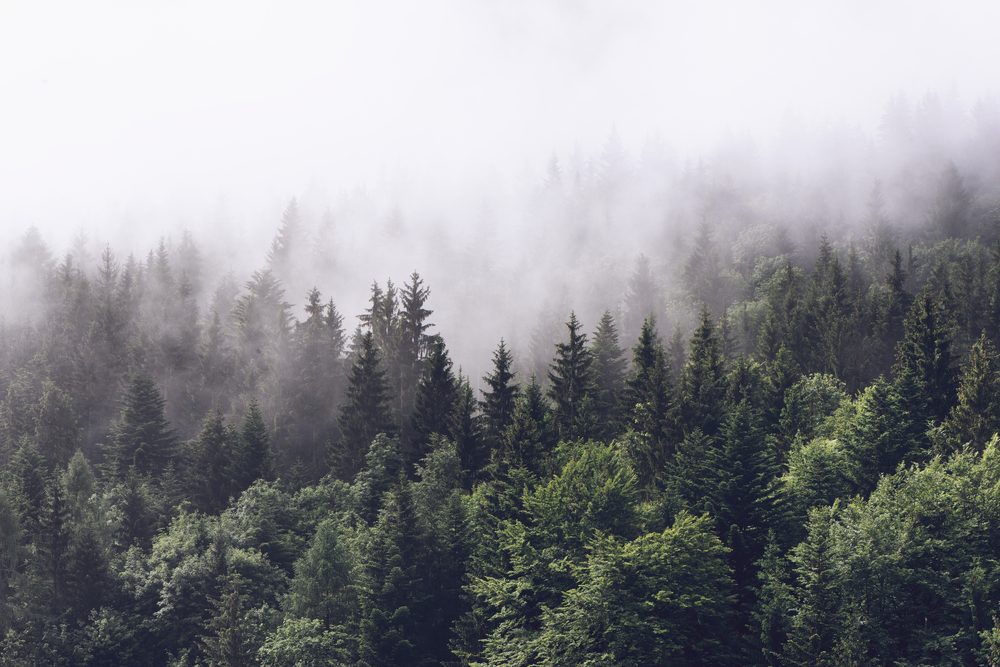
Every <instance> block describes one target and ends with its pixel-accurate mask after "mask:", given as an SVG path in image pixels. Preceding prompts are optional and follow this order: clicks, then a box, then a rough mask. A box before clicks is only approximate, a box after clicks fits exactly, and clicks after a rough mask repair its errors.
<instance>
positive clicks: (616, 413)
mask: <svg viewBox="0 0 1000 667" xmlns="http://www.w3.org/2000/svg"><path fill="white" fill-rule="evenodd" d="M590 354H591V357H592V358H593V360H594V361H593V376H594V390H593V400H594V413H595V417H596V419H597V424H598V427H597V432H596V433H595V435H596V436H597V437H599V438H601V439H604V440H608V439H611V438H613V437H614V436H615V435H617V434H618V433H619V432H620V431H621V428H622V413H623V407H624V406H623V399H624V394H625V369H626V366H627V362H626V360H625V352H624V350H622V348H621V346H620V345H619V343H618V328H617V327H616V326H615V320H614V318H613V317H612V316H611V312H610V311H607V310H606V311H604V315H602V316H601V320H600V322H599V323H598V325H597V330H596V331H594V338H593V340H592V341H591V343H590Z"/></svg>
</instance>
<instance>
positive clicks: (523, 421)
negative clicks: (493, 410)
mask: <svg viewBox="0 0 1000 667" xmlns="http://www.w3.org/2000/svg"><path fill="white" fill-rule="evenodd" d="M553 422H554V420H553V418H552V415H551V412H550V409H549V405H548V402H547V401H546V400H545V395H544V394H543V393H542V388H541V386H540V385H539V384H538V381H537V380H536V379H535V377H534V376H532V377H531V382H529V383H528V386H527V388H525V390H524V393H523V394H522V395H521V396H519V397H518V399H517V401H516V402H515V406H514V415H513V417H512V419H511V423H510V426H508V427H507V432H506V433H505V434H504V437H503V439H502V443H501V447H500V449H498V450H496V451H494V453H493V455H494V458H495V460H496V462H497V463H498V464H500V465H501V466H502V467H507V466H515V467H524V468H527V469H528V470H531V471H533V472H535V473H540V472H541V471H542V470H544V469H545V467H546V465H547V464H548V457H549V455H550V454H551V452H552V449H553V448H554V447H555V444H556V441H557V440H558V434H557V432H556V429H555V424H554V423H553Z"/></svg>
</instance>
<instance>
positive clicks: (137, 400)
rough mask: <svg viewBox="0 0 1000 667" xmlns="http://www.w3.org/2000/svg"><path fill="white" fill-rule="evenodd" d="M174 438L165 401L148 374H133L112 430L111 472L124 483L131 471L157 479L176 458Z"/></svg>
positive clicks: (108, 463) (108, 453)
mask: <svg viewBox="0 0 1000 667" xmlns="http://www.w3.org/2000/svg"><path fill="white" fill-rule="evenodd" d="M174 449H175V445H174V434H173V432H172V431H171V429H170V426H169V425H168V424H167V418H166V416H165V415H164V400H163V395H162V394H161V393H160V390H159V388H158V387H157V386H156V383H155V382H154V381H153V378H152V377H150V376H149V374H148V373H145V372H142V371H140V372H138V373H135V374H133V376H132V378H131V379H130V380H129V383H128V386H127V388H126V389H125V395H124V397H123V398H122V409H121V415H120V417H119V418H118V420H117V421H116V422H115V423H114V425H112V427H111V442H110V443H109V444H108V447H107V449H106V451H105V466H106V468H107V470H108V472H109V473H110V474H111V475H112V476H113V477H116V478H119V479H121V478H122V477H124V475H125V474H126V473H127V472H128V471H129V470H130V469H132V468H135V470H136V471H137V472H139V473H141V474H146V475H158V474H159V473H160V472H162V471H163V469H164V467H166V464H167V463H168V462H169V461H170V460H172V459H173V457H174Z"/></svg>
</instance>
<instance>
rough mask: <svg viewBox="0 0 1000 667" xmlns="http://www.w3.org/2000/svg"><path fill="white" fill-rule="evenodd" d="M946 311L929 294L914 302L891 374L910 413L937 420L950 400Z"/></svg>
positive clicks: (950, 362) (951, 373)
mask: <svg viewBox="0 0 1000 667" xmlns="http://www.w3.org/2000/svg"><path fill="white" fill-rule="evenodd" d="M947 322H948V320H947V314H946V313H945V312H944V310H943V309H942V307H941V305H940V304H939V303H938V302H936V301H935V299H934V298H933V297H932V296H931V294H930V293H928V292H926V291H925V292H924V294H922V295H921V296H920V297H919V298H917V299H916V301H914V303H913V306H912V307H911V308H910V312H909V314H908V315H907V317H906V321H905V322H904V326H903V328H904V334H903V339H902V340H901V341H900V343H899V345H898V346H897V348H896V366H895V368H894V369H893V374H894V376H895V378H896V388H897V391H898V392H899V394H900V395H901V397H902V399H903V401H905V403H906V405H905V407H906V409H907V410H908V411H909V412H910V414H912V415H914V416H916V417H919V418H923V419H925V420H934V421H940V420H942V419H944V417H945V416H946V415H947V414H948V411H949V410H950V409H951V406H952V404H953V403H954V396H955V372H954V367H953V363H954V361H953V359H952V351H951V343H952V333H951V327H950V325H949V324H948V323H947Z"/></svg>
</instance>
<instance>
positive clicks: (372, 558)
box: [359, 480, 425, 667]
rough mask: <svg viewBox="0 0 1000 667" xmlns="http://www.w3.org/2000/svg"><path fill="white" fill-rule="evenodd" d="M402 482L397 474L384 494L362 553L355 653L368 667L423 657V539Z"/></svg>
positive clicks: (408, 662) (413, 661)
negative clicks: (396, 482)
mask: <svg viewBox="0 0 1000 667" xmlns="http://www.w3.org/2000/svg"><path fill="white" fill-rule="evenodd" d="M407 487H408V485H407V484H406V483H405V482H403V481H402V480H401V481H400V485H399V486H398V487H397V488H396V489H395V490H394V491H392V492H391V493H389V494H388V496H387V497H386V503H385V507H384V508H383V509H382V512H381V513H380V514H379V518H378V522H377V523H376V524H375V526H374V527H373V528H372V530H371V535H370V537H369V540H370V541H369V544H368V545H367V548H366V551H365V554H364V556H363V573H364V574H363V584H362V586H363V588H362V600H361V627H360V641H359V654H360V658H361V659H360V664H363V665H367V666H368V667H394V666H395V665H416V664H421V662H422V660H421V659H422V658H423V656H422V655H421V648H422V647H421V639H422V637H421V636H420V635H419V634H418V629H419V627H420V624H421V620H422V618H423V616H422V614H423V612H424V603H425V597H424V592H423V581H422V579H421V576H420V573H421V571H423V568H422V567H421V564H422V563H424V562H425V559H424V555H425V541H424V536H423V535H422V533H421V531H420V529H419V526H418V524H417V517H416V515H415V513H414V508H413V500H412V498H411V496H410V491H409V489H408V488H407Z"/></svg>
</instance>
